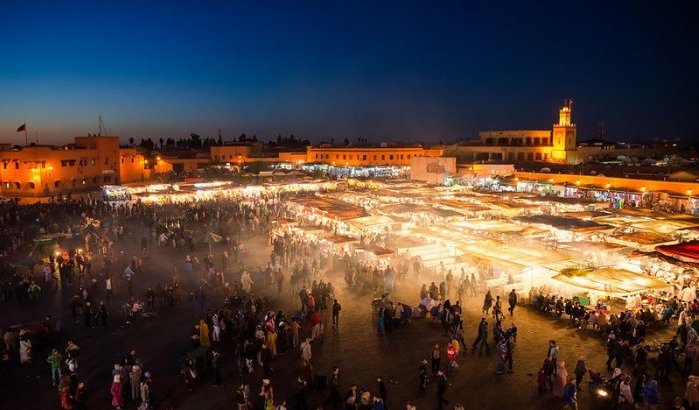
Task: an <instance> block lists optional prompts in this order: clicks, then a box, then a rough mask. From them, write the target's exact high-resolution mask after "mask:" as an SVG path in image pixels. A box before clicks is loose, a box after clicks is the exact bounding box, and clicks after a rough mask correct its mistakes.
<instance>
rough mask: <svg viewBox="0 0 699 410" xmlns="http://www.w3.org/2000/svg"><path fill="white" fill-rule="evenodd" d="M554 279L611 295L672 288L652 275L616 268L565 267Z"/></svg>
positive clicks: (625, 294) (626, 294) (627, 294)
mask: <svg viewBox="0 0 699 410" xmlns="http://www.w3.org/2000/svg"><path fill="white" fill-rule="evenodd" d="M553 279H554V280H556V281H558V282H563V283H566V284H568V285H572V286H575V287H578V288H580V289H583V290H586V291H591V292H597V293H603V294H606V295H609V296H629V295H635V294H637V293H642V292H647V291H651V290H665V289H670V288H672V286H671V285H670V284H668V283H666V282H664V281H661V280H658V279H655V278H653V277H651V276H645V275H639V274H636V273H633V272H631V271H628V270H624V269H614V268H602V269H594V268H584V269H575V268H570V269H563V270H562V271H561V273H559V274H558V275H556V276H554V277H553Z"/></svg>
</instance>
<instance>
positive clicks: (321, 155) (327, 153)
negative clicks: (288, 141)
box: [306, 146, 443, 167]
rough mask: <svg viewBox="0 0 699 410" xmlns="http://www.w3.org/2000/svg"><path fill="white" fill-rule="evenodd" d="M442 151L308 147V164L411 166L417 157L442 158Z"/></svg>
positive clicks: (406, 148) (361, 147)
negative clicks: (413, 159) (411, 161)
mask: <svg viewBox="0 0 699 410" xmlns="http://www.w3.org/2000/svg"><path fill="white" fill-rule="evenodd" d="M442 154H443V150H442V149H426V148H423V147H421V146H417V147H389V146H386V147H365V146H344V147H335V146H319V147H308V148H307V150H306V162H307V163H322V164H328V165H333V166H337V167H343V166H345V167H362V166H366V167H369V166H410V160H411V159H412V158H416V157H441V156H442Z"/></svg>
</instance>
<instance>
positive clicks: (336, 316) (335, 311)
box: [332, 299, 342, 329]
mask: <svg viewBox="0 0 699 410" xmlns="http://www.w3.org/2000/svg"><path fill="white" fill-rule="evenodd" d="M341 310H342V306H340V303H338V301H337V299H335V300H333V306H332V319H333V328H334V329H337V325H338V323H339V321H340V311H341Z"/></svg>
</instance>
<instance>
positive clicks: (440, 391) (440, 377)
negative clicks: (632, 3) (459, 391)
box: [437, 370, 449, 410]
mask: <svg viewBox="0 0 699 410" xmlns="http://www.w3.org/2000/svg"><path fill="white" fill-rule="evenodd" d="M446 392H447V377H446V376H445V375H444V373H443V372H442V371H441V370H440V371H438V372H437V409H439V410H442V408H443V405H445V404H446V405H449V400H447V399H445V398H444V394H445V393H446Z"/></svg>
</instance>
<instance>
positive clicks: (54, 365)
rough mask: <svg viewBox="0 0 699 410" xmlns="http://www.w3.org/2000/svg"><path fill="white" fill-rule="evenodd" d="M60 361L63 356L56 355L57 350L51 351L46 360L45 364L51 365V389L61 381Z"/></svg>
mask: <svg viewBox="0 0 699 410" xmlns="http://www.w3.org/2000/svg"><path fill="white" fill-rule="evenodd" d="M62 360H63V355H62V354H60V353H58V349H53V350H52V351H51V354H50V355H49V357H48V358H47V359H46V363H48V364H50V365H51V379H52V380H53V387H56V385H57V384H58V381H59V380H61V361H62Z"/></svg>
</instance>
